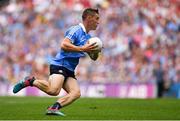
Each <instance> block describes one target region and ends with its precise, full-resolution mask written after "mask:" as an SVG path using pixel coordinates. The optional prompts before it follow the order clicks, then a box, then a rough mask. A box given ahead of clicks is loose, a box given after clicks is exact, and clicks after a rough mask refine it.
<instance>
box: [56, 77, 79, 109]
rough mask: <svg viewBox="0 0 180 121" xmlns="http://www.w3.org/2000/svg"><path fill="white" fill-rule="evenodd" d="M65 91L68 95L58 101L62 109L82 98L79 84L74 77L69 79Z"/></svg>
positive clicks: (64, 86) (65, 84)
mask: <svg viewBox="0 0 180 121" xmlns="http://www.w3.org/2000/svg"><path fill="white" fill-rule="evenodd" d="M63 89H64V90H65V91H66V92H67V95H65V96H64V97H62V98H59V99H58V100H57V102H59V103H60V104H61V106H62V107H64V106H66V105H68V104H71V103H72V102H73V101H75V100H76V99H78V98H79V97H80V96H81V93H80V87H79V85H78V82H77V80H76V79H74V78H72V77H68V78H67V80H66V81H65V82H64V84H63Z"/></svg>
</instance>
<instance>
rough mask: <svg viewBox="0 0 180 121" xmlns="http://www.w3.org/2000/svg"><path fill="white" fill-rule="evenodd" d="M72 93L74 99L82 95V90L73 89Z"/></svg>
mask: <svg viewBox="0 0 180 121" xmlns="http://www.w3.org/2000/svg"><path fill="white" fill-rule="evenodd" d="M71 95H72V97H73V99H78V98H80V97H81V92H80V90H77V91H73V92H72V93H71Z"/></svg>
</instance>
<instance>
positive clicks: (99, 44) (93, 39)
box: [89, 37, 103, 50]
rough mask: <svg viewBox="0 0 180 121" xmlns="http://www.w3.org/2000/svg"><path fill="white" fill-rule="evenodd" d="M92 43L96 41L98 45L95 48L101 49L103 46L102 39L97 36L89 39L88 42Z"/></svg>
mask: <svg viewBox="0 0 180 121" xmlns="http://www.w3.org/2000/svg"><path fill="white" fill-rule="evenodd" d="M92 43H96V45H98V47H97V48H96V50H101V49H102V47H103V44H102V41H101V40H100V39H99V38H98V37H92V38H90V39H89V44H92Z"/></svg>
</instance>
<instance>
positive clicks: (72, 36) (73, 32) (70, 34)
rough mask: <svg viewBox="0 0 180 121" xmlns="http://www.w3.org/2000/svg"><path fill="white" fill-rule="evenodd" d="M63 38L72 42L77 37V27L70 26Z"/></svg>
mask: <svg viewBox="0 0 180 121" xmlns="http://www.w3.org/2000/svg"><path fill="white" fill-rule="evenodd" d="M65 38H68V39H70V40H71V42H72V43H73V44H74V43H75V41H76V40H77V38H78V29H77V28H72V27H71V28H70V29H69V30H68V31H67V32H66V33H65Z"/></svg>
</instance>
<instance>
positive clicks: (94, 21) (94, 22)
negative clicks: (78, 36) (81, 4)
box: [88, 14, 99, 30]
mask: <svg viewBox="0 0 180 121" xmlns="http://www.w3.org/2000/svg"><path fill="white" fill-rule="evenodd" d="M88 24H89V29H90V30H96V28H97V26H98V24H99V14H95V15H93V16H89V22H88Z"/></svg>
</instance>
